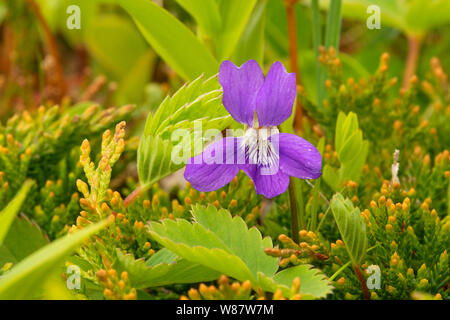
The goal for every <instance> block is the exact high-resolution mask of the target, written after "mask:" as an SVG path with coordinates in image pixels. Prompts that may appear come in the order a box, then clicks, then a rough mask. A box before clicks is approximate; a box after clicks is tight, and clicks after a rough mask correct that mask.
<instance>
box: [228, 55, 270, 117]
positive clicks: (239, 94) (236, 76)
mask: <svg viewBox="0 0 450 320" xmlns="http://www.w3.org/2000/svg"><path fill="white" fill-rule="evenodd" d="M219 82H220V84H221V85H222V88H223V105H224V106H225V108H226V109H227V111H228V112H229V113H230V114H231V116H232V117H233V118H234V120H236V121H237V122H240V123H244V124H248V125H252V123H253V114H254V112H255V100H256V96H257V94H258V92H259V89H260V88H261V86H262V85H263V83H264V74H263V72H262V70H261V68H260V66H259V65H258V63H257V62H256V61H255V60H249V61H247V62H246V63H244V64H243V65H242V66H241V67H240V68H238V67H236V66H235V65H234V63H233V62H231V61H224V62H222V64H221V65H220V71H219Z"/></svg>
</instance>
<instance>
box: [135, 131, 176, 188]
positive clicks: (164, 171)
mask: <svg viewBox="0 0 450 320" xmlns="http://www.w3.org/2000/svg"><path fill="white" fill-rule="evenodd" d="M172 149H173V147H172V144H171V143H170V140H163V139H161V138H160V137H159V136H153V135H149V136H145V135H144V136H142V137H141V141H140V143H139V148H138V154H137V166H138V175H139V181H141V184H143V185H145V186H149V185H152V184H153V183H155V182H157V181H159V180H160V179H162V178H164V177H166V176H168V175H169V174H171V173H172V172H175V171H176V170H178V169H180V168H182V167H183V165H184V164H175V163H174V162H172Z"/></svg>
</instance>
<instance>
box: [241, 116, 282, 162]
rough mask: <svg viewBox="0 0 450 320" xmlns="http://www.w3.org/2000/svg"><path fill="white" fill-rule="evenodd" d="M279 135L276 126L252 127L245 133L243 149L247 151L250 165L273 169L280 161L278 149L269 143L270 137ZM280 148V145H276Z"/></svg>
mask: <svg viewBox="0 0 450 320" xmlns="http://www.w3.org/2000/svg"><path fill="white" fill-rule="evenodd" d="M277 133H279V131H278V128H277V127H276V126H267V127H261V128H259V127H257V126H256V125H255V124H253V126H252V127H250V128H248V129H247V130H246V131H245V134H244V136H243V139H242V143H241V148H243V150H244V151H245V155H246V156H247V157H248V160H249V163H250V164H257V165H260V166H264V167H271V166H272V165H274V164H275V163H277V161H278V158H279V156H278V148H276V147H275V145H274V144H273V143H272V142H271V141H269V137H270V136H272V135H274V134H277ZM276 146H277V147H278V145H276Z"/></svg>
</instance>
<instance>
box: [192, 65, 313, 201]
mask: <svg viewBox="0 0 450 320" xmlns="http://www.w3.org/2000/svg"><path fill="white" fill-rule="evenodd" d="M219 82H220V84H221V85H222V87H223V104H224V106H225V108H226V109H227V110H228V112H229V113H230V114H231V116H232V117H233V118H234V119H235V120H236V121H238V122H240V123H242V124H244V125H245V128H246V131H245V134H244V135H243V136H242V137H226V138H224V139H221V140H219V141H215V142H213V143H211V144H210V145H209V146H207V147H206V148H205V150H204V151H203V153H202V154H199V155H198V156H196V157H194V158H192V159H191V160H190V161H189V163H188V164H187V166H186V171H185V173H184V177H185V179H186V180H187V181H189V182H190V183H191V184H192V186H193V187H194V188H195V189H197V190H199V191H205V192H207V191H213V190H217V189H219V188H221V187H223V186H224V185H226V184H227V183H229V182H230V181H231V180H232V179H233V178H234V177H235V176H236V175H237V173H238V172H239V171H240V170H243V171H244V172H245V173H246V174H247V175H248V176H249V177H250V178H251V179H252V180H253V183H254V185H255V189H256V193H257V194H262V195H264V196H266V197H267V198H273V197H275V196H277V195H279V194H281V193H283V192H284V191H286V189H287V188H288V186H289V176H294V177H297V178H300V179H316V178H318V177H320V175H321V174H322V173H321V168H322V158H321V156H320V153H319V151H318V150H317V149H316V148H315V147H314V146H313V145H312V144H311V143H309V142H308V141H306V140H305V139H302V138H300V137H299V136H296V135H293V134H288V133H279V131H278V129H277V126H278V125H280V124H281V123H282V122H283V121H285V120H286V119H288V118H289V116H290V115H291V113H292V107H293V104H294V101H295V96H296V92H297V88H296V82H295V73H287V72H286V69H285V68H284V66H283V65H282V64H281V63H280V62H275V63H274V64H273V65H272V66H271V68H270V70H269V72H268V74H267V76H266V78H265V79H264V74H263V72H262V70H261V68H260V67H259V65H258V63H257V62H256V61H254V60H249V61H247V62H246V63H244V64H243V65H242V66H241V67H240V68H238V67H236V66H235V65H234V64H233V63H232V62H231V61H224V62H223V63H222V64H221V66H220V71H219Z"/></svg>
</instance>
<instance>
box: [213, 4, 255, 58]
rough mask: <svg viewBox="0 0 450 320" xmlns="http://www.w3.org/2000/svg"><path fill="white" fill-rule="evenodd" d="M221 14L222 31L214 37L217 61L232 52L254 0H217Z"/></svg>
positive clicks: (253, 5)
mask: <svg viewBox="0 0 450 320" xmlns="http://www.w3.org/2000/svg"><path fill="white" fill-rule="evenodd" d="M217 1H218V4H219V11H220V13H221V14H222V31H221V32H220V34H219V35H218V37H217V39H216V52H217V58H218V60H219V61H222V60H226V59H228V58H229V57H230V56H231V54H232V53H233V51H234V49H235V48H236V45H237V43H238V41H239V38H240V37H241V35H242V32H243V31H244V28H245V25H246V24H247V21H248V19H249V17H250V14H251V13H252V10H253V8H254V7H255V4H256V0H246V1H242V0H217Z"/></svg>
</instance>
